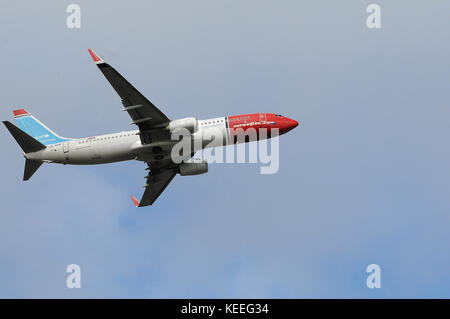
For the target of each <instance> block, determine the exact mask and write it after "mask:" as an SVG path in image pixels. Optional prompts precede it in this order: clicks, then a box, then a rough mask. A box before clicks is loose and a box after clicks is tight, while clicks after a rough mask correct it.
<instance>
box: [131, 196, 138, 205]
mask: <svg viewBox="0 0 450 319" xmlns="http://www.w3.org/2000/svg"><path fill="white" fill-rule="evenodd" d="M130 197H131V200H132V201H133V203H134V206H136V207H139V204H140V203H139V201H138V200H137V199H136V197H134V196H133V195H131V196H130Z"/></svg>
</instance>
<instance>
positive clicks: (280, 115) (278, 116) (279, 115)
mask: <svg viewBox="0 0 450 319" xmlns="http://www.w3.org/2000/svg"><path fill="white" fill-rule="evenodd" d="M275 116H278V117H283V115H280V114H275Z"/></svg>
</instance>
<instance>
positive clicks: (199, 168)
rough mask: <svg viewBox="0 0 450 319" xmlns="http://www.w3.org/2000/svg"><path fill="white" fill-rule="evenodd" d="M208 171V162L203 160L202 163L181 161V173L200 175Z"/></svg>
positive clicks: (183, 174)
mask: <svg viewBox="0 0 450 319" xmlns="http://www.w3.org/2000/svg"><path fill="white" fill-rule="evenodd" d="M207 172H208V163H207V162H206V161H202V162H200V163H181V164H180V175H181V176H190V175H200V174H204V173H207Z"/></svg>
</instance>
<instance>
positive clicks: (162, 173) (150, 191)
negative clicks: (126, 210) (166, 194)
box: [131, 167, 178, 207]
mask: <svg viewBox="0 0 450 319" xmlns="http://www.w3.org/2000/svg"><path fill="white" fill-rule="evenodd" d="M177 172H178V167H173V168H164V167H161V168H157V169H152V170H151V172H150V173H149V174H148V175H147V183H146V185H145V191H144V195H142V198H141V200H140V201H138V200H137V199H136V198H135V197H134V196H131V199H132V200H133V202H134V205H136V207H143V206H148V205H152V204H153V203H154V202H155V200H156V199H157V198H158V197H159V195H161V193H162V192H163V191H164V189H166V187H167V185H169V183H170V182H171V181H172V179H173V178H174V177H175V175H176V174H177Z"/></svg>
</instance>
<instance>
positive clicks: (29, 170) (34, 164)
mask: <svg viewBox="0 0 450 319" xmlns="http://www.w3.org/2000/svg"><path fill="white" fill-rule="evenodd" d="M42 163H43V162H41V161H33V160H29V159H26V160H25V170H24V172H23V180H24V181H27V180H29V179H30V177H31V176H33V174H34V173H35V172H36V171H37V170H38V168H39V167H41V165H42Z"/></svg>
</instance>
